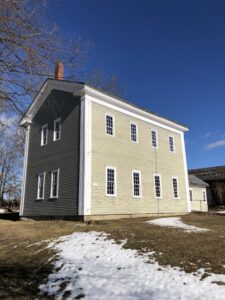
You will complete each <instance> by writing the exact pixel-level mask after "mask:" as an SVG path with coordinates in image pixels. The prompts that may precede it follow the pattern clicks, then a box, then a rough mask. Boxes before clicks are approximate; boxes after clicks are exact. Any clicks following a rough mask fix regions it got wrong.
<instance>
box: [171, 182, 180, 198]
mask: <svg viewBox="0 0 225 300" xmlns="http://www.w3.org/2000/svg"><path fill="white" fill-rule="evenodd" d="M172 181H173V198H175V199H177V198H179V190H178V179H177V178H175V177H174V178H172Z"/></svg>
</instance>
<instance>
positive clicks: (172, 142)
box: [169, 136, 175, 152]
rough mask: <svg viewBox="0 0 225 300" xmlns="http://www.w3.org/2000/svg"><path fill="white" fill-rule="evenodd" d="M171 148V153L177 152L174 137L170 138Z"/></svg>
mask: <svg viewBox="0 0 225 300" xmlns="http://www.w3.org/2000/svg"><path fill="white" fill-rule="evenodd" d="M169 148H170V151H171V152H174V151H175V144H174V138H173V137H172V136H169Z"/></svg>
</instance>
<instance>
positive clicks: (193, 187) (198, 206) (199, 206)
mask: <svg viewBox="0 0 225 300" xmlns="http://www.w3.org/2000/svg"><path fill="white" fill-rule="evenodd" d="M188 179H189V195H190V202H191V211H208V202H207V188H208V187H209V184H208V183H206V182H205V181H203V180H202V179H200V178H199V177H197V176H195V175H192V174H191V175H188Z"/></svg>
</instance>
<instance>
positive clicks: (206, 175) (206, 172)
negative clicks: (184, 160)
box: [188, 166, 225, 181]
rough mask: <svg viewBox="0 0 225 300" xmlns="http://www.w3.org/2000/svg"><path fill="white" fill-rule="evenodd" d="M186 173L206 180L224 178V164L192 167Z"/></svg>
mask: <svg viewBox="0 0 225 300" xmlns="http://www.w3.org/2000/svg"><path fill="white" fill-rule="evenodd" d="M188 173H189V174H194V175H196V176H198V177H200V178H201V179H202V180H206V181H212V180H225V166H217V167H209V168H201V169H192V170H189V171H188Z"/></svg>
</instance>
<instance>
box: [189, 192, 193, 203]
mask: <svg viewBox="0 0 225 300" xmlns="http://www.w3.org/2000/svg"><path fill="white" fill-rule="evenodd" d="M189 196H190V201H192V199H193V195H192V190H189Z"/></svg>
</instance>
